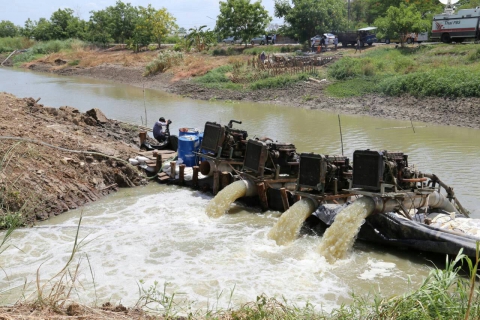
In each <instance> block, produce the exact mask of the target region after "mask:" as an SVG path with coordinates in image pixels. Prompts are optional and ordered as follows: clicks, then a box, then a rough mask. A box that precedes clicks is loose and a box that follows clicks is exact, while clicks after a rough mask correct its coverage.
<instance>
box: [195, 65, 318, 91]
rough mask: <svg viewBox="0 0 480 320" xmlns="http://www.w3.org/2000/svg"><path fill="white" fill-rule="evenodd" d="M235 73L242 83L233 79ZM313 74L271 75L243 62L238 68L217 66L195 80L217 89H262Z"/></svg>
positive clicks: (280, 85) (288, 83)
mask: <svg viewBox="0 0 480 320" xmlns="http://www.w3.org/2000/svg"><path fill="white" fill-rule="evenodd" d="M233 74H235V76H236V77H238V78H241V79H242V81H241V83H236V82H234V81H232V79H231V77H232V76H233ZM312 76H317V75H312V74H307V73H298V74H295V75H290V74H282V75H277V76H269V75H268V73H267V72H265V71H262V70H255V69H252V68H251V67H249V66H246V65H245V64H243V65H241V66H240V67H238V68H234V67H233V66H232V65H224V66H221V67H218V68H215V69H213V70H211V71H209V72H207V73H206V74H205V75H203V76H200V77H197V78H195V79H194V81H195V82H197V83H199V84H202V85H204V86H205V87H208V88H215V89H231V90H261V89H275V88H282V87H286V86H288V85H291V84H293V83H296V82H299V81H305V80H307V79H308V78H309V77H312Z"/></svg>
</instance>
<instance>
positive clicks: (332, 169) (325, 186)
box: [296, 153, 352, 195]
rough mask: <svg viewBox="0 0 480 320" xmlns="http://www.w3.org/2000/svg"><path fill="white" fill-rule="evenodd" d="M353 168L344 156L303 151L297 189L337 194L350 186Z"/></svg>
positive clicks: (298, 190)
mask: <svg viewBox="0 0 480 320" xmlns="http://www.w3.org/2000/svg"><path fill="white" fill-rule="evenodd" d="M351 169H352V168H351V166H350V160H349V159H348V158H347V157H344V156H328V155H321V154H314V153H302V154H300V173H299V175H298V182H297V189H296V191H297V192H302V191H303V192H305V191H308V192H309V193H311V194H320V195H323V194H325V193H329V194H337V193H338V192H339V191H340V190H342V189H347V188H348V186H349V182H348V180H349V179H350V178H351V176H352V170H351Z"/></svg>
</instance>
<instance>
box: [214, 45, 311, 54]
mask: <svg viewBox="0 0 480 320" xmlns="http://www.w3.org/2000/svg"><path fill="white" fill-rule="evenodd" d="M298 50H302V46H301V45H289V44H286V45H281V46H279V45H277V46H271V45H269V46H267V45H263V46H261V45H254V46H251V45H249V46H247V47H245V46H244V45H217V46H216V47H213V48H211V49H210V50H209V52H208V53H209V54H210V55H212V56H235V55H241V54H243V55H253V56H257V55H259V54H261V53H262V52H265V54H273V53H289V52H295V51H298Z"/></svg>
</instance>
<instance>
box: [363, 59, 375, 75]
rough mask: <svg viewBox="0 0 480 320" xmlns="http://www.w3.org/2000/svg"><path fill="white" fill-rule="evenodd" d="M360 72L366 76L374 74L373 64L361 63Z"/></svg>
mask: <svg viewBox="0 0 480 320" xmlns="http://www.w3.org/2000/svg"><path fill="white" fill-rule="evenodd" d="M362 74H363V75H364V76H367V77H371V76H374V75H375V66H374V65H373V64H372V63H371V62H367V63H364V64H363V65H362Z"/></svg>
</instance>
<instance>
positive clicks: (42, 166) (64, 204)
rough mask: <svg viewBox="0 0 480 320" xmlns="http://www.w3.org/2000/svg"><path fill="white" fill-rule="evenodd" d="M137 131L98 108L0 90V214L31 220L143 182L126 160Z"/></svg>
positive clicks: (132, 151) (135, 147) (135, 148)
mask: <svg viewBox="0 0 480 320" xmlns="http://www.w3.org/2000/svg"><path fill="white" fill-rule="evenodd" d="M138 130H139V129H138V128H136V127H134V126H130V125H126V124H123V123H119V122H117V121H112V120H108V119H106V118H105V117H104V115H103V114H102V113H101V111H99V110H97V111H96V112H95V111H91V112H87V113H86V114H82V113H80V112H79V111H78V110H77V109H75V108H72V107H60V108H59V109H56V108H49V107H44V106H43V105H42V104H40V103H39V102H37V101H35V100H34V99H33V98H23V99H18V98H17V97H15V96H13V95H10V94H7V93H0V136H1V137H0V215H4V214H6V213H7V212H20V213H21V214H22V215H23V216H24V217H25V219H26V222H28V223H31V222H33V221H34V220H36V219H40V220H43V219H47V218H49V217H51V216H53V215H57V214H60V213H62V212H64V211H67V210H70V209H75V208H78V207H80V206H82V205H83V204H85V203H88V202H91V201H95V200H97V199H99V198H101V197H102V196H104V195H107V194H109V193H110V192H113V191H115V190H117V188H119V187H133V186H138V185H141V184H144V183H145V182H146V181H145V178H144V175H143V173H142V172H140V171H139V170H137V169H136V168H135V167H132V166H130V165H128V164H127V162H126V161H125V160H127V159H128V158H129V157H131V156H134V155H136V152H137V151H138V150H139V148H138ZM68 150H73V151H82V152H73V151H68Z"/></svg>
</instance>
